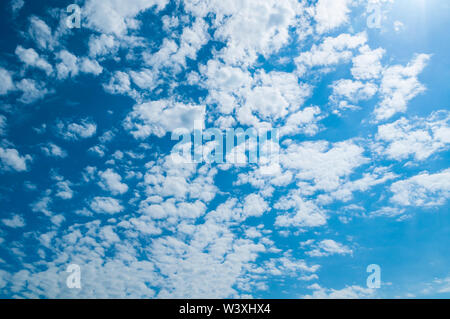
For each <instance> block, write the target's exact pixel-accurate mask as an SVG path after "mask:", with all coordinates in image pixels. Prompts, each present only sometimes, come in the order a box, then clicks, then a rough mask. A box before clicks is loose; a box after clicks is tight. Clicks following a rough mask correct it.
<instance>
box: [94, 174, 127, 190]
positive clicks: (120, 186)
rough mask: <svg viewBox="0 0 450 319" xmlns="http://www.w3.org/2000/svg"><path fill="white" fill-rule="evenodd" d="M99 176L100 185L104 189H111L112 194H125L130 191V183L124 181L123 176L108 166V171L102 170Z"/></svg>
mask: <svg viewBox="0 0 450 319" xmlns="http://www.w3.org/2000/svg"><path fill="white" fill-rule="evenodd" d="M99 176H100V179H101V181H100V182H99V185H100V187H102V188H103V189H104V190H107V191H110V192H111V194H113V195H118V194H124V193H126V192H127V191H128V185H127V184H125V183H122V177H121V176H120V175H119V174H117V173H116V172H114V171H113V170H112V169H110V168H108V169H107V170H106V171H104V172H100V173H99Z"/></svg>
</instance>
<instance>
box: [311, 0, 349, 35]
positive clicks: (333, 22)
mask: <svg viewBox="0 0 450 319" xmlns="http://www.w3.org/2000/svg"><path fill="white" fill-rule="evenodd" d="M351 3H352V0H319V1H317V3H316V6H315V14H314V19H315V20H316V22H317V25H316V30H317V32H318V33H325V32H328V31H331V30H333V29H336V28H338V27H340V26H341V25H343V24H345V23H347V22H348V14H349V13H350V9H349V6H350V5H351Z"/></svg>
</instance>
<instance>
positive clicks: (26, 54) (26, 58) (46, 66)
mask: <svg viewBox="0 0 450 319" xmlns="http://www.w3.org/2000/svg"><path fill="white" fill-rule="evenodd" d="M16 55H17V56H18V57H19V59H20V61H22V62H23V63H25V64H26V65H27V66H32V67H35V68H38V69H41V70H44V71H45V73H47V75H50V74H51V73H52V72H53V67H52V66H51V65H50V63H48V62H47V60H45V59H44V58H42V57H40V56H39V54H38V53H37V52H36V51H35V50H34V49H32V48H30V49H25V48H23V47H22V46H20V45H19V46H18V47H17V48H16Z"/></svg>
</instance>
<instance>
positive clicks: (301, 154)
mask: <svg viewBox="0 0 450 319" xmlns="http://www.w3.org/2000/svg"><path fill="white" fill-rule="evenodd" d="M363 152H364V149H363V148H362V147H360V146H358V145H356V144H355V143H354V142H352V141H344V142H338V143H335V144H333V145H330V144H329V143H328V142H325V141H318V142H304V143H300V144H295V143H292V144H290V145H289V147H288V148H287V149H286V150H285V152H284V153H282V154H280V163H281V165H282V166H283V167H284V168H285V169H289V170H292V171H294V172H296V178H297V180H299V181H300V182H299V183H298V185H299V186H300V185H301V186H300V188H301V190H302V192H303V193H304V194H312V193H313V192H315V191H317V190H325V191H332V190H336V189H337V188H338V187H340V186H341V183H342V182H343V181H344V180H345V179H346V178H348V176H349V175H350V174H351V173H352V172H353V171H354V170H355V169H356V168H357V167H359V166H361V165H362V164H365V163H367V161H368V159H367V158H365V157H364V156H363Z"/></svg>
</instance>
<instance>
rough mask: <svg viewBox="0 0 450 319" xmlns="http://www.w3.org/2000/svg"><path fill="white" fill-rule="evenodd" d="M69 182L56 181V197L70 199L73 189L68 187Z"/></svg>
mask: <svg viewBox="0 0 450 319" xmlns="http://www.w3.org/2000/svg"><path fill="white" fill-rule="evenodd" d="M70 185H71V183H70V182H69V181H59V182H58V183H56V194H55V196H56V197H59V198H61V199H72V197H73V191H72V189H71V188H70Z"/></svg>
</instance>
